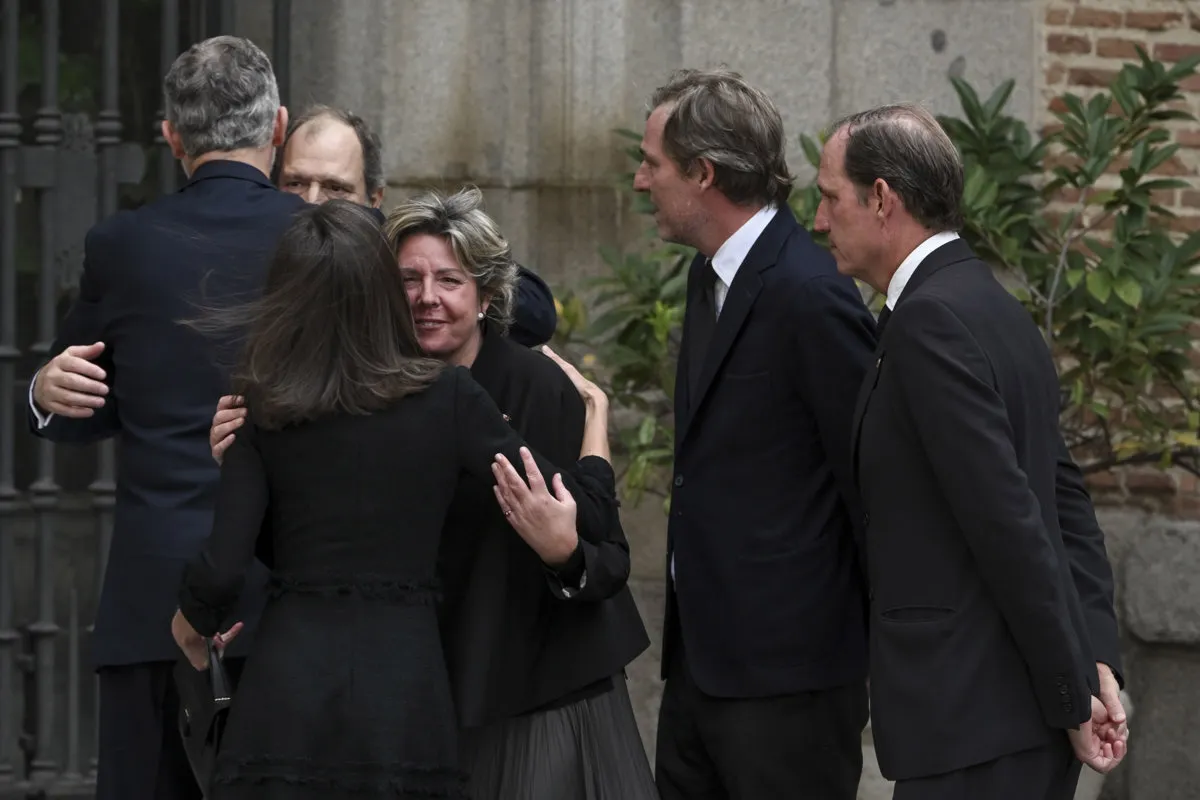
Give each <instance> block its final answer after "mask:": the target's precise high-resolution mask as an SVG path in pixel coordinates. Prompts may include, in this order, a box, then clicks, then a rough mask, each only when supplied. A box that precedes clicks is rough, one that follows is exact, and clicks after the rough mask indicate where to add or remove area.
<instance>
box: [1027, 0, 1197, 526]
mask: <svg viewBox="0 0 1200 800" xmlns="http://www.w3.org/2000/svg"><path fill="white" fill-rule="evenodd" d="M1042 42H1043V47H1044V50H1043V52H1042V71H1041V77H1042V86H1041V92H1040V97H1041V98H1042V106H1041V110H1042V118H1041V119H1040V120H1039V123H1041V124H1043V125H1051V124H1053V123H1054V122H1055V119H1054V115H1053V112H1054V111H1055V110H1060V102H1059V101H1058V100H1057V98H1058V97H1059V96H1060V95H1062V94H1064V93H1065V92H1074V93H1075V94H1077V95H1081V96H1083V97H1086V96H1088V94H1089V93H1091V92H1094V91H1097V90H1098V89H1102V88H1104V87H1105V86H1107V85H1108V84H1109V83H1110V82H1111V81H1112V79H1113V78H1114V77H1115V76H1116V74H1117V72H1118V71H1119V70H1120V68H1121V64H1122V63H1124V62H1125V61H1129V60H1136V58H1137V54H1136V52H1135V50H1134V48H1135V47H1141V48H1142V49H1143V50H1145V51H1146V52H1147V53H1148V54H1150V56H1151V57H1153V58H1157V59H1159V60H1161V61H1164V62H1173V61H1176V60H1178V59H1180V58H1183V57H1186V56H1189V55H1192V54H1194V53H1200V0H1046V2H1045V16H1044V21H1043V25H1042ZM1183 88H1184V90H1185V92H1186V98H1185V100H1184V102H1183V103H1182V105H1181V107H1182V108H1184V109H1186V110H1187V111H1189V112H1190V113H1192V114H1193V115H1195V116H1197V117H1200V75H1197V76H1193V77H1191V78H1189V79H1188V80H1187V81H1186V82H1185V83H1184V84H1183ZM1172 128H1173V129H1174V132H1175V141H1177V142H1178V143H1179V144H1180V145H1182V147H1181V148H1180V150H1179V152H1178V153H1177V154H1176V155H1175V157H1174V158H1172V159H1170V160H1169V161H1167V162H1166V163H1164V164H1163V165H1162V166H1161V167H1160V168H1159V170H1158V172H1160V173H1161V174H1163V175H1164V176H1171V177H1178V178H1182V179H1184V180H1186V181H1188V182H1189V183H1190V184H1191V186H1190V187H1189V188H1187V189H1180V190H1174V191H1170V192H1166V193H1164V194H1163V196H1161V197H1160V198H1159V202H1160V203H1161V204H1162V205H1164V206H1165V207H1167V208H1170V209H1171V210H1173V211H1174V212H1175V213H1176V214H1178V215H1179V216H1178V218H1177V219H1176V220H1175V221H1174V223H1173V225H1174V227H1175V229H1176V230H1178V231H1179V232H1180V233H1185V232H1186V233H1190V232H1192V231H1200V121H1193V122H1182V123H1173V124H1172ZM1089 483H1090V484H1091V486H1092V490H1093V493H1094V495H1095V497H1096V500H1097V502H1098V503H1103V504H1128V505H1135V506H1138V507H1142V508H1146V509H1148V510H1152V511H1159V512H1163V513H1167V514H1170V515H1172V516H1179V517H1188V518H1200V483H1198V481H1197V479H1196V478H1195V477H1194V476H1192V475H1189V474H1187V473H1185V472H1183V471H1182V470H1172V471H1168V472H1163V471H1161V470H1157V469H1152V468H1139V469H1127V470H1120V471H1115V472H1112V473H1106V474H1101V475H1093V476H1091V477H1090V479H1089Z"/></svg>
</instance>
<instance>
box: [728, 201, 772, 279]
mask: <svg viewBox="0 0 1200 800" xmlns="http://www.w3.org/2000/svg"><path fill="white" fill-rule="evenodd" d="M778 210H779V209H777V208H776V207H775V206H763V207H762V208H760V209H759V210H758V212H757V213H755V215H754V216H753V217H751V218H750V219H748V220H746V222H745V223H744V224H743V225H742V227H740V228H738V229H737V230H736V231H734V232H733V236H730V237H729V238H728V239H726V240H725V244H723V245H721V246H720V247H719V248H717V252H716V253H714V254H713V257H712V265H713V271H714V272H716V273H717V277H718V278H720V279H721V282H722V283H724V284H725V285H726V286H732V285H733V278H734V276H736V275H737V271H738V268H740V267H741V266H742V262H743V261H745V260H746V254H748V253H749V252H750V248H751V247H754V243H755V242H757V241H758V237H759V236H761V235H762V232H763V231H764V230H766V227H767V225H769V224H770V222H771V220H772V219H774V218H775V214H776V212H777V211H778Z"/></svg>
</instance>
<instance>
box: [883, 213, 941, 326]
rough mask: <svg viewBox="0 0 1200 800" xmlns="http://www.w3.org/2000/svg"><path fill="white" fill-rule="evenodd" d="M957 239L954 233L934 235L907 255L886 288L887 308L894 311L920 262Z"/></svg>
mask: <svg viewBox="0 0 1200 800" xmlns="http://www.w3.org/2000/svg"><path fill="white" fill-rule="evenodd" d="M957 238H958V234H957V233H955V232H954V231H944V232H942V233H935V234H934V235H933V236H930V237H929V238H928V239H926V240H925V241H923V242H921V243H920V244H919V245H917V247H916V249H915V250H913V251H912V252H911V253H909V254H908V258H906V259H904V260H903V261H901V262H900V268H899V269H897V270H896V272H895V273H894V274H893V275H892V280H891V283H889V284H888V287H887V307H888V308H890V309H892V310H893V311H895V310H896V301H897V300H899V299H900V295H901V294H903V293H904V287H905V286H907V285H908V280H909V278H911V277H912V276H913V273H914V272H916V271H917V267H919V266H921V262H922V261H924V260H925V259H926V258H927V257H928V256H929V254H930V253H932V252H933V251H934V250H937V249H938V248H939V247H941V246H942V245H944V244H946V243H947V242H953V241H954V240H955V239H957Z"/></svg>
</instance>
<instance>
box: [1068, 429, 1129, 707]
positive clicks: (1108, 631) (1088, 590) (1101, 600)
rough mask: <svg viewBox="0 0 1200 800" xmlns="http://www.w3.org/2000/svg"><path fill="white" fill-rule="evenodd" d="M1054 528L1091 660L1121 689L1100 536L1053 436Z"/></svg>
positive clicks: (1108, 571)
mask: <svg viewBox="0 0 1200 800" xmlns="http://www.w3.org/2000/svg"><path fill="white" fill-rule="evenodd" d="M1055 493H1056V496H1057V499H1058V526H1059V528H1060V530H1061V531H1062V539H1063V546H1064V547H1065V548H1066V551H1067V558H1068V559H1069V560H1070V564H1071V577H1072V578H1073V579H1074V582H1075V590H1076V592H1078V594H1079V600H1080V604H1081V605H1082V607H1083V615H1084V619H1085V621H1086V624H1087V628H1088V633H1089V635H1090V638H1091V640H1092V647H1093V648H1094V650H1095V653H1096V660H1097V661H1100V662H1102V663H1104V664H1107V665H1108V666H1109V667H1111V668H1112V671H1113V673H1114V674H1115V675H1116V677H1117V681H1118V683H1120V684H1121V686H1124V685H1125V679H1124V677H1123V676H1122V674H1121V648H1120V637H1119V635H1118V633H1117V614H1116V610H1115V608H1114V605H1115V604H1114V599H1113V573H1112V565H1111V563H1110V562H1109V560H1108V551H1107V550H1106V549H1105V547H1104V532H1103V531H1102V530H1101V529H1100V524H1099V523H1098V522H1097V521H1096V511H1095V509H1094V507H1093V506H1092V498H1091V497H1090V496H1089V495H1088V492H1087V489H1086V488H1084V483H1083V473H1082V472H1080V471H1079V467H1078V466H1077V465H1076V464H1075V461H1074V459H1072V458H1071V453H1070V452H1069V451H1068V450H1067V445H1066V442H1064V441H1063V440H1062V437H1061V436H1059V440H1058V468H1057V471H1056V473H1055Z"/></svg>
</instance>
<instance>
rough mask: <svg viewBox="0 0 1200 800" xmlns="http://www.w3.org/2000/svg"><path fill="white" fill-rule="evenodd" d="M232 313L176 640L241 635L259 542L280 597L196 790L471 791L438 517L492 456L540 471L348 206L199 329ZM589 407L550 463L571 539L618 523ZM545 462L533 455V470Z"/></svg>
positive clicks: (299, 224)
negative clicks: (438, 609) (566, 453)
mask: <svg viewBox="0 0 1200 800" xmlns="http://www.w3.org/2000/svg"><path fill="white" fill-rule="evenodd" d="M243 323H246V324H248V336H247V340H246V345H245V348H244V351H243V354H242V357H241V360H240V365H239V367H238V369H237V370H236V371H235V373H234V387H235V391H237V392H238V393H239V394H240V395H242V396H243V397H245V401H246V407H247V410H248V417H247V421H246V423H245V424H244V425H243V426H242V428H241V429H240V430H239V433H238V436H237V439H236V441H235V442H234V443H233V444H232V446H231V447H230V448H229V450H228V452H227V453H226V454H225V457H224V464H223V467H222V471H221V484H220V490H219V494H218V499H217V506H216V515H215V518H214V522H213V531H212V535H211V536H210V537H209V540H208V542H207V544H206V545H205V548H204V550H203V552H202V553H201V554H200V555H199V556H198V557H197V558H196V559H195V560H193V561H192V563H191V564H189V566H188V568H187V570H186V571H185V573H184V580H183V586H182V587H181V590H180V597H179V600H180V610H179V612H178V613H177V614H176V615H175V618H174V620H172V630H173V632H174V634H175V638H176V641H177V642H179V644H180V647H181V649H182V650H183V651H184V653H185V655H187V657H188V659H189V660H190V661H191V662H192V663H193V665H195V666H196V667H197V668H203V667H204V666H205V661H206V656H205V654H206V650H205V645H204V639H205V637H212V638H214V640H215V641H216V642H217V643H218V646H219V647H222V646H223V645H224V644H225V643H226V642H227V641H228V639H229V638H232V637H231V636H229V635H225V636H223V635H222V634H220V633H219V631H221V630H226V629H229V631H230V632H234V631H236V628H237V625H236V624H234V625H233V626H232V627H231V626H230V624H231V623H236V621H235V620H230V619H228V616H229V614H230V612H231V610H232V608H233V604H234V601H235V600H236V599H237V596H238V594H239V592H240V590H241V587H242V584H243V581H244V576H245V573H246V569H247V567H248V566H249V564H250V563H251V561H252V559H253V557H254V555H255V552H256V549H258V550H259V551H260V552H262V551H264V550H267V551H269V552H270V556H269V561H270V562H271V563H269V564H268V566H270V567H271V568H272V577H271V588H272V600H271V602H270V603H269V604H268V606H267V608H266V610H265V611H264V613H263V616H262V619H261V621H260V623H259V625H258V630H257V633H256V638H255V642H254V648H253V651H252V653H251V655H250V657H249V658H248V659H247V662H246V665H245V668H244V671H243V673H242V676H241V680H240V683H239V686H238V691H237V693H236V696H235V698H234V701H233V706H232V708H231V710H230V716H229V720H228V723H227V726H226V729H225V734H224V740H223V742H222V745H221V749H220V752H219V753H218V756H217V765H216V770H215V775H214V779H213V786H212V787H209V788H210V791H209V792H207V793H206V796H207V797H210V798H215V800H240V799H241V798H246V799H247V800H249V798H254V799H255V800H276V799H277V800H307V799H308V798H314V799H315V798H329V797H347V796H350V797H356V798H357V797H379V798H383V797H388V798H397V797H399V798H412V799H413V800H416V798H421V799H422V800H427V798H430V797H462V796H464V795H463V791H464V783H463V776H462V774H461V773H460V772H459V770H458V763H457V761H458V752H457V750H458V744H457V741H456V728H457V725H456V720H455V714H454V707H453V701H452V697H451V692H450V687H449V683H448V679H447V675H446V670H445V663H444V659H443V654H442V649H441V646H440V643H439V638H438V626H437V618H436V615H435V606H434V602H435V589H436V560H437V552H438V547H439V539H440V533H441V528H442V522H443V519H444V518H445V516H446V514H447V512H448V511H449V509H450V507H451V505H452V503H453V499H454V497H455V494H456V491H457V488H458V484H459V481H460V476H461V475H464V474H468V475H472V476H474V477H476V478H478V479H481V480H487V481H491V480H492V477H493V468H494V465H495V464H497V460H498V459H499V458H500V456H501V455H503V456H504V458H505V459H506V462H508V463H505V462H501V463H503V465H504V466H505V468H506V469H509V470H511V468H512V467H511V466H510V465H516V466H517V467H520V468H524V465H527V464H532V463H533V462H531V461H528V460H527V458H528V453H527V451H524V450H523V447H522V441H521V439H520V437H519V436H517V434H516V433H515V432H514V431H513V430H512V428H511V427H510V426H509V425H508V424H507V422H506V421H505V420H504V418H503V415H502V414H501V413H500V411H499V410H498V409H497V408H496V406H495V403H493V402H492V400H491V399H490V398H489V397H488V396H487V395H486V394H485V393H484V392H483V390H482V389H480V387H479V386H478V385H477V384H476V383H475V382H474V381H473V380H472V379H471V377H470V374H469V372H467V370H465V369H461V368H456V367H453V366H448V365H446V364H444V363H443V362H440V361H437V360H434V359H429V358H426V357H424V356H423V354H422V352H421V348H420V346H419V344H418V341H417V337H416V333H415V331H414V327H413V322H412V315H411V312H410V310H409V307H408V298H407V295H406V292H405V287H404V283H403V279H402V278H401V276H400V274H399V273H398V271H397V270H396V267H395V261H394V256H393V255H392V253H391V251H390V249H389V248H388V245H387V242H386V241H385V240H384V238H383V237H382V235H381V233H380V231H379V228H378V226H377V225H376V224H375V223H374V221H373V220H372V219H371V217H370V215H369V212H367V211H366V210H365V209H362V208H360V207H358V206H357V205H355V204H353V203H349V202H342V201H332V202H329V203H326V204H324V205H321V206H314V207H313V208H310V209H307V210H305V211H304V212H302V213H301V214H300V215H299V216H298V218H297V219H296V221H295V223H294V224H293V225H292V226H291V227H290V228H289V229H288V231H287V233H286V234H285V235H284V237H283V240H282V242H281V243H280V246H279V249H278V251H277V253H276V255H275V258H274V260H273V262H272V264H271V267H270V270H269V272H268V276H267V284H266V288H265V292H264V294H263V296H262V298H261V300H260V301H259V302H257V303H254V304H252V305H250V306H247V307H244V308H242V309H238V310H236V311H233V312H229V313H226V314H223V315H220V316H217V317H215V318H214V319H212V320H211V322H210V323H209V327H210V328H212V329H213V330H217V329H223V328H225V329H227V328H230V327H237V326H239V325H241V324H243ZM199 327H202V328H203V327H204V325H203V324H201V325H200V326H199ZM597 407H598V408H599V410H600V411H604V410H605V409H604V404H603V403H599V404H597V403H595V402H593V403H592V404H590V405H589V408H590V409H593V411H591V412H589V419H588V425H587V433H586V435H585V440H584V444H583V447H582V448H581V451H582V453H583V454H584V457H582V458H581V460H580V461H579V463H578V464H577V465H576V466H575V468H574V469H573V470H572V471H571V472H570V473H564V474H562V480H563V484H564V485H565V491H561V490H560V497H561V498H563V499H565V500H566V501H567V504H569V505H571V506H574V505H575V504H576V503H577V504H578V519H577V525H578V528H579V531H580V534H581V535H583V534H585V533H587V532H592V535H594V533H595V532H604V531H607V530H609V529H610V526H611V524H612V517H613V516H614V515H615V513H616V512H615V499H614V495H615V487H614V486H613V476H612V471H611V467H610V466H609V465H608V462H607V461H606V460H605V459H606V458H607V453H608V451H607V429H606V425H605V420H604V418H603V416H604V415H603V414H602V413H593V412H594V410H595V409H596V408H597ZM592 455H595V456H600V457H599V458H595V457H589V456H592ZM553 473H554V468H553V466H551V465H548V464H546V463H545V462H543V461H538V463H537V465H536V466H535V467H534V468H533V469H530V470H528V474H527V476H526V477H527V478H528V480H530V482H531V483H533V484H535V485H536V486H540V485H541V479H540V475H541V474H545V475H546V476H549V475H551V474H553ZM506 474H508V475H510V476H511V472H510V473H506ZM556 483H557V482H556ZM567 492H569V493H570V495H571V497H569V498H568V497H566V496H565V495H566V493H567ZM572 498H573V501H572ZM264 523H267V524H264ZM263 531H266V533H261V536H262V537H264V538H265V537H269V539H270V541H269V542H259V539H260V532H263ZM263 545H269V546H268V547H263Z"/></svg>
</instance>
